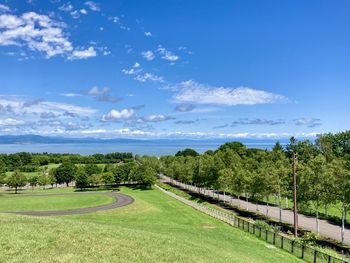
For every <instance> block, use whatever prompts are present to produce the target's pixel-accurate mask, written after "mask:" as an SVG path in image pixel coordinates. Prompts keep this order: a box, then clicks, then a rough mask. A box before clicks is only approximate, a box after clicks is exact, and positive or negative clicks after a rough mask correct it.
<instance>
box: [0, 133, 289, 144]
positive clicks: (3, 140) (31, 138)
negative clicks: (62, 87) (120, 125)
mask: <svg viewBox="0 0 350 263" xmlns="http://www.w3.org/2000/svg"><path fill="white" fill-rule="evenodd" d="M228 141H239V142H242V143H244V144H265V143H266V144H274V143H275V142H277V141H279V142H280V143H281V144H286V143H288V141H289V140H288V139H231V138H225V139H176V138H175V139H127V138H114V139H99V138H66V137H50V136H40V135H0V144H39V143H40V144H63V143H139V142H142V143H147V142H149V143H152V144H154V143H160V144H164V143H169V144H185V143H186V142H191V144H196V143H203V142H218V143H225V142H228Z"/></svg>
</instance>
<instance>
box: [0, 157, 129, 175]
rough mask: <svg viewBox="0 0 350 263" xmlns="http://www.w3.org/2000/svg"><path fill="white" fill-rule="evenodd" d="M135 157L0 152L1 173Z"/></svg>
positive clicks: (99, 162) (121, 160) (116, 161)
mask: <svg viewBox="0 0 350 263" xmlns="http://www.w3.org/2000/svg"><path fill="white" fill-rule="evenodd" d="M132 159H133V155H132V153H119V152H115V153H108V154H94V155H89V156H83V155H79V154H56V153H27V152H20V153H14V154H0V173H4V172H7V171H14V170H19V171H21V172H37V171H39V170H40V167H41V166H44V165H48V164H49V163H56V164H60V163H73V164H108V163H114V164H115V163H119V162H127V161H130V160H132Z"/></svg>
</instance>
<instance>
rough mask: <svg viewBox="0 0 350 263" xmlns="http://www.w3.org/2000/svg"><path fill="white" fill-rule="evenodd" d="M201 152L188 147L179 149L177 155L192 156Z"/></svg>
mask: <svg viewBox="0 0 350 263" xmlns="http://www.w3.org/2000/svg"><path fill="white" fill-rule="evenodd" d="M198 155H199V154H198V153H197V152H196V151H195V150H193V149H191V148H186V149H185V150H183V151H178V152H177V153H176V154H175V156H183V157H187V156H192V157H196V156H198Z"/></svg>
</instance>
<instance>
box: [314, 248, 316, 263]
mask: <svg viewBox="0 0 350 263" xmlns="http://www.w3.org/2000/svg"><path fill="white" fill-rule="evenodd" d="M316 262H317V250H316V249H315V250H314V263H316Z"/></svg>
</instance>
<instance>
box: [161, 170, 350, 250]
mask: <svg viewBox="0 0 350 263" xmlns="http://www.w3.org/2000/svg"><path fill="white" fill-rule="evenodd" d="M161 178H162V179H163V180H164V181H166V182H169V183H171V184H175V185H177V186H179V187H181V188H183V189H187V190H190V191H192V192H196V193H198V192H199V189H198V187H195V186H193V185H188V184H183V183H180V182H178V181H176V180H173V179H171V178H170V177H167V176H164V175H161ZM200 191H201V194H204V195H206V196H210V197H213V198H216V199H219V200H222V201H225V202H226V203H228V204H229V203H231V204H232V205H234V206H237V207H240V209H242V210H248V211H250V212H255V213H259V214H263V215H265V216H266V215H267V216H268V217H270V218H273V219H275V220H277V221H278V220H279V208H278V207H276V206H269V207H268V210H267V206H266V205H262V204H253V203H251V202H246V201H243V200H239V199H237V198H235V197H232V196H230V195H223V194H219V193H217V192H216V191H212V190H210V189H203V188H202V189H201V190H200ZM282 222H284V223H288V224H291V225H293V222H294V213H293V211H291V210H286V209H282ZM319 223H320V235H321V236H324V237H328V238H331V239H334V240H337V241H341V227H340V226H339V225H335V224H332V223H330V222H328V221H327V220H321V219H320V220H319ZM298 225H299V227H301V228H303V229H306V230H309V231H313V232H316V218H315V217H312V216H306V215H303V214H299V213H298ZM344 243H345V244H348V245H350V229H348V228H345V231H344Z"/></svg>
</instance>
